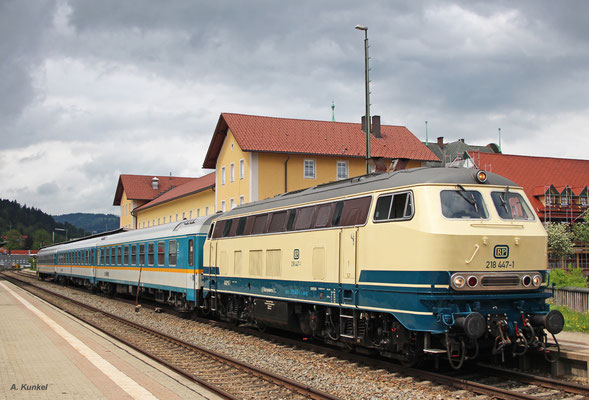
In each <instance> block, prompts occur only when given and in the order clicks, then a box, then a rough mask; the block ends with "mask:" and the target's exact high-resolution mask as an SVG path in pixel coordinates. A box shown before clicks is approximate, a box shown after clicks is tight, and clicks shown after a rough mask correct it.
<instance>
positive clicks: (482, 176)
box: [474, 171, 487, 183]
mask: <svg viewBox="0 0 589 400" xmlns="http://www.w3.org/2000/svg"><path fill="white" fill-rule="evenodd" d="M474 177H475V179H476V181H477V182H478V183H485V182H487V173H486V172H485V171H477V173H476V174H475V176H474Z"/></svg>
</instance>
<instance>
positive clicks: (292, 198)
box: [221, 168, 518, 218]
mask: <svg viewBox="0 0 589 400" xmlns="http://www.w3.org/2000/svg"><path fill="white" fill-rule="evenodd" d="M476 171H477V170H476V169H472V168H413V169H404V170H400V171H394V172H386V173H377V174H368V175H362V176H358V177H354V178H350V179H345V180H341V181H336V182H329V183H325V184H323V185H318V186H314V187H311V188H308V189H302V190H298V191H294V192H289V193H284V194H280V195H277V196H275V197H273V198H271V199H266V200H261V201H257V202H254V203H249V204H245V205H243V206H239V207H235V208H234V209H233V210H231V211H228V212H226V213H225V214H223V215H222V216H221V218H225V217H229V216H233V215H239V214H244V213H250V212H256V211H262V210H266V209H270V208H278V207H286V206H291V205H295V204H301V203H308V202H313V201H320V200H326V199H331V198H335V197H342V196H350V195H354V194H356V193H366V192H371V191H379V190H386V189H392V188H396V187H402V186H411V185H419V184H424V183H426V184H427V183H432V184H438V183H441V184H444V183H446V184H452V185H457V184H460V185H469V184H476V185H498V186H515V187H518V185H517V184H515V183H514V182H512V181H511V180H509V179H507V178H504V177H503V176H501V175H497V174H494V173H492V172H487V182H486V183H484V184H480V183H477V181H476V180H475V178H474V175H475V173H476Z"/></svg>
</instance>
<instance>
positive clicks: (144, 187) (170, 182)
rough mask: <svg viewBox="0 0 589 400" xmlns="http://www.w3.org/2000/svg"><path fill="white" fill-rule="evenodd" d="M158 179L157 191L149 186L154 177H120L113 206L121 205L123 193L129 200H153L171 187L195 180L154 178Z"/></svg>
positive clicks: (166, 177) (168, 177) (167, 177)
mask: <svg viewBox="0 0 589 400" xmlns="http://www.w3.org/2000/svg"><path fill="white" fill-rule="evenodd" d="M155 177H156V178H158V179H159V184H158V188H157V189H153V188H152V186H151V180H152V179H153V178H154V175H127V174H124V175H121V176H119V182H118V183H117V190H116V192H115V199H114V201H113V206H119V205H121V198H122V197H123V191H124V192H125V194H126V195H127V199H130V200H144V201H149V200H153V199H154V198H156V197H157V196H159V195H160V194H162V193H164V192H166V191H168V190H170V189H171V188H172V187H175V186H180V185H183V184H185V183H187V182H190V181H191V180H193V179H195V178H184V177H178V176H165V175H164V176H155Z"/></svg>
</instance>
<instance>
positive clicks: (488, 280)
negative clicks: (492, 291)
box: [481, 275, 519, 286]
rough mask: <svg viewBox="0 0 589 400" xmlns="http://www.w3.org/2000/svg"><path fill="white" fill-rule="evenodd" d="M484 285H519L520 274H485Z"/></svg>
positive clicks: (482, 282) (482, 281)
mask: <svg viewBox="0 0 589 400" xmlns="http://www.w3.org/2000/svg"><path fill="white" fill-rule="evenodd" d="M481 285H482V286H518V285H519V276H517V275H502V276H485V277H483V279H482V280H481Z"/></svg>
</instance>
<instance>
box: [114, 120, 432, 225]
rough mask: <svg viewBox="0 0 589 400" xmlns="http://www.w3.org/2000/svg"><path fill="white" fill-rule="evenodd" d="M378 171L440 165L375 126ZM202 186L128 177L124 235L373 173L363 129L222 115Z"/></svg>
mask: <svg viewBox="0 0 589 400" xmlns="http://www.w3.org/2000/svg"><path fill="white" fill-rule="evenodd" d="M371 129H372V133H371V135H370V138H371V152H370V157H371V160H370V165H371V168H372V170H382V171H386V170H390V169H404V168H415V167H421V166H425V165H426V163H427V162H431V161H439V158H438V157H436V155H435V154H434V153H432V151H431V150H430V149H428V148H427V147H426V146H425V145H424V144H423V143H421V142H420V141H419V139H418V138H417V137H415V135H413V134H412V133H411V132H410V131H409V130H408V129H407V128H406V127H404V126H391V125H381V123H380V117H378V116H375V117H373V119H372V127H371ZM203 167H204V168H210V169H215V170H216V172H213V173H210V174H208V175H205V176H203V177H200V178H188V177H173V176H150V175H126V174H125V175H121V176H120V177H119V182H118V184H117V189H116V192H115V198H114V201H113V205H115V206H120V208H121V227H126V228H144V227H149V226H154V225H159V224H164V223H169V222H175V221H178V220H182V219H185V218H193V217H197V216H201V215H209V214H211V213H214V212H217V211H226V210H229V209H231V208H233V207H235V206H237V205H239V204H244V203H247V202H251V201H256V200H259V199H265V198H268V197H272V196H275V195H277V194H280V193H284V192H288V191H293V190H299V189H304V188H307V187H311V186H316V185H319V184H322V183H326V182H329V181H334V180H337V179H347V178H350V177H354V176H359V175H363V174H365V173H366V136H365V134H364V132H363V131H362V125H361V123H360V122H359V123H346V122H334V121H312V120H301V119H291V118H274V117H263V116H256V115H244V114H230V113H222V114H221V115H220V117H219V121H218V123H217V126H216V128H215V131H214V133H213V136H212V139H211V142H210V145H209V148H208V151H207V154H206V157H205V160H204V163H203Z"/></svg>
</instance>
